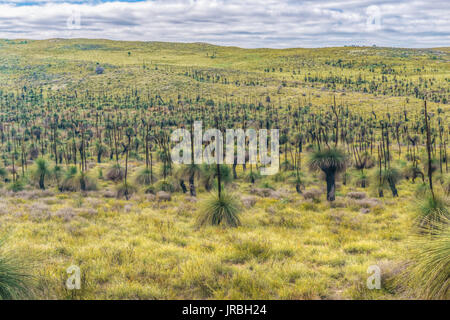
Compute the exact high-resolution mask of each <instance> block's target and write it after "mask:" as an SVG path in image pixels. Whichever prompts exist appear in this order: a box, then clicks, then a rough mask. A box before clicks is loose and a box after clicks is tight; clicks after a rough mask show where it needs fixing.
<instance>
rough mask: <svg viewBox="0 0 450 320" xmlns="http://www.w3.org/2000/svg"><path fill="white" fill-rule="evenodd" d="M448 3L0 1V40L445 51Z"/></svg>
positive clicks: (342, 0) (345, 0)
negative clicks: (57, 39) (360, 47)
mask: <svg viewBox="0 0 450 320" xmlns="http://www.w3.org/2000/svg"><path fill="white" fill-rule="evenodd" d="M449 17H450V5H449V2H448V0H435V1H429V0H417V1H416V0H411V1H408V0H406V1H405V0H395V1H391V0H359V1H356V0H334V1H326V0H316V1H294V0H152V1H139V0H132V1H130V0H129V1H125V0H124V1H118V0H116V1H113V0H104V1H100V0H92V1H79V0H53V1H49V0H26V1H22V0H6V1H3V0H0V38H9V39H18V38H28V39H48V38H107V39H115V40H143V41H178V42H209V43H213V44H219V45H234V46H240V47H246V48H255V47H273V48H286V47H325V46H343V45H352V44H353V45H373V44H375V45H378V46H394V47H439V46H450V21H449Z"/></svg>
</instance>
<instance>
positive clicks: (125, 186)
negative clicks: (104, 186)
mask: <svg viewBox="0 0 450 320" xmlns="http://www.w3.org/2000/svg"><path fill="white" fill-rule="evenodd" d="M136 191H137V190H136V187H135V186H133V185H132V184H130V183H128V182H127V183H125V182H124V183H121V184H119V185H118V186H117V198H118V199H120V198H125V199H127V200H129V199H130V197H131V196H132V195H133V194H134V193H135V192H136Z"/></svg>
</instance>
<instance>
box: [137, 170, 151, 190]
mask: <svg viewBox="0 0 450 320" xmlns="http://www.w3.org/2000/svg"><path fill="white" fill-rule="evenodd" d="M154 179H155V176H154V175H153V177H152V172H151V171H150V169H148V168H142V169H141V170H139V171H138V173H137V174H136V177H135V178H134V181H135V183H136V184H137V185H140V186H148V185H150V184H152V182H153V181H154Z"/></svg>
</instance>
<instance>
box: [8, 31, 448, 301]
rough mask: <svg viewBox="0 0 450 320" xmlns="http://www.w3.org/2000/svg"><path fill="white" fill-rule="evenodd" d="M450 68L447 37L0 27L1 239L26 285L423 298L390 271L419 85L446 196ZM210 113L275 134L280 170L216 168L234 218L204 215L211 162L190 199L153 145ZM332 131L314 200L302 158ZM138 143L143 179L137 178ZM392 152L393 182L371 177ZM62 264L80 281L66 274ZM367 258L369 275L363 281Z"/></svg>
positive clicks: (128, 292)
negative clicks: (331, 166) (267, 37)
mask: <svg viewBox="0 0 450 320" xmlns="http://www.w3.org/2000/svg"><path fill="white" fill-rule="evenodd" d="M449 81H450V52H449V48H435V49H395V48H377V47H343V48H320V49H286V50H275V49H252V50H249V49H241V48H236V47H219V46H213V45H209V44H203V43H195V44H181V43H160V42H123V41H121V42H119V41H110V40H86V39H76V40H62V39H52V40H42V41H31V40H0V124H1V126H0V129H1V130H0V131H1V132H0V134H1V146H0V149H1V152H0V156H1V165H0V176H1V180H2V182H1V186H2V188H1V189H0V192H1V196H0V238H3V237H6V244H7V246H8V250H11V251H13V252H14V253H15V254H16V255H18V256H20V257H22V258H23V259H24V260H25V261H26V262H27V265H31V266H32V267H30V268H29V270H28V271H29V272H30V273H31V274H32V276H33V286H32V289H30V290H31V291H32V293H33V295H34V297H36V298H40V299H380V298H386V299H403V298H423V297H426V298H430V296H427V295H424V294H422V292H421V290H419V289H418V286H419V285H418V283H419V282H418V281H416V282H415V283H412V284H411V285H406V284H405V285H399V282H398V281H400V282H402V281H403V280H402V279H403V278H402V277H401V274H402V272H404V271H405V270H408V269H407V267H406V266H407V264H408V263H409V264H411V259H412V258H411V248H414V243H415V242H414V237H416V236H417V230H416V227H417V221H418V220H417V219H418V218H417V217H418V215H420V208H421V206H422V205H423V201H424V199H428V198H429V191H427V190H428V180H427V179H428V176H427V170H428V167H427V164H428V162H427V161H428V160H427V152H426V143H427V138H426V127H425V125H424V118H425V117H424V114H425V113H424V111H423V108H424V101H423V100H424V99H425V98H426V100H427V101H428V112H429V113H430V120H429V121H430V126H431V136H432V142H431V144H432V145H431V149H432V150H431V151H432V157H433V172H434V177H435V180H434V183H435V186H434V188H435V192H436V194H437V195H438V196H439V197H440V198H439V199H441V198H442V199H444V200H443V203H444V205H443V206H444V207H445V208H447V209H448V200H447V197H448V193H449V190H450V187H449V186H450V179H449V174H448V163H447V156H446V154H447V152H448V135H449V125H448V111H449V105H448V101H449V100H448V99H449V91H450V87H449ZM333 105H335V108H337V109H338V110H339V113H338V116H337V118H338V120H335V118H336V116H335V114H334V113H333V112H334V111H333V110H334V109H332V107H331V106H333ZM219 117H220V119H221V121H223V122H222V123H223V126H224V127H227V128H228V127H235V128H241V127H245V128H247V127H254V128H256V129H258V128H266V127H271V128H279V129H280V131H281V135H284V136H285V139H286V141H285V142H286V143H282V145H281V146H280V150H281V164H282V166H281V167H280V171H279V173H278V174H276V175H273V176H266V177H259V176H256V178H255V181H252V175H253V172H257V170H258V168H257V167H251V168H249V166H247V167H246V168H243V167H242V166H240V165H239V166H237V173H236V177H232V174H231V166H227V167H226V168H225V169H224V172H225V173H227V174H228V175H225V177H224V180H223V181H225V182H224V187H225V188H226V190H228V191H229V192H232V193H233V195H234V197H235V198H236V199H238V200H239V201H240V202H241V204H242V209H241V210H240V218H241V226H239V227H238V228H226V227H224V226H207V227H203V228H200V227H199V226H198V224H197V223H196V222H197V219H198V216H199V214H200V211H201V208H202V204H203V203H204V202H205V200H206V199H207V198H208V197H209V195H210V193H211V192H212V193H215V192H216V189H215V187H214V184H215V182H214V181H215V179H216V175H215V172H214V168H213V169H212V171H211V169H210V168H208V167H207V166H206V167H202V168H201V173H200V174H199V176H198V177H196V178H195V185H196V187H197V196H196V197H193V196H190V195H189V191H186V192H183V190H182V187H181V181H183V183H184V182H185V183H186V186H187V188H189V183H188V178H186V174H185V172H184V171H183V169H184V167H182V166H178V165H172V166H170V161H168V160H167V158H165V154H164V152H166V151H167V150H166V149H165V148H166V147H167V146H166V145H165V144H164V141H165V140H164V139H165V138H166V137H167V135H168V134H169V133H170V132H171V131H172V130H173V129H175V128H179V127H186V128H188V127H189V121H190V119H197V120H200V119H201V120H203V121H204V123H205V127H212V126H214V124H215V122H214V121H218V120H217V119H215V118H219ZM335 121H336V122H335ZM336 124H337V125H336ZM129 130H131V133H128V132H129ZM147 131H148V132H147ZM344 133H345V135H344ZM147 135H148V136H149V137H151V139H150V138H149V141H150V142H149V143H150V145H151V147H150V151H148V150H146V148H147V149H148V146H146V139H147V138H146V137H147ZM336 136H337V138H336ZM389 139H390V140H389ZM335 141H336V145H337V146H338V147H339V148H340V149H342V150H343V152H344V153H345V155H346V158H347V159H346V169H345V170H344V171H342V172H341V173H340V174H338V175H337V182H336V187H337V189H336V200H335V201H327V200H326V193H327V192H326V188H325V186H326V184H325V180H324V177H325V175H324V173H323V172H320V171H318V172H316V171H314V170H312V169H311V167H310V166H309V165H308V164H309V160H310V158H311V157H312V156H313V155H314V153H315V152H316V148H317V147H319V148H322V150H326V148H331V147H332V146H334V144H335ZM147 142H148V141H147ZM299 142H300V144H301V145H302V149H299ZM127 143H128V145H127ZM167 144H168V145H170V143H167ZM127 148H128V149H127ZM380 148H383V149H380ZM386 148H387V152H386ZM389 148H390V149H389ZM99 150H100V151H99ZM380 150H381V151H380ZM99 154H100V156H99ZM148 155H150V156H152V168H154V175H155V180H156V181H152V182H151V183H148V184H145V183H144V184H143V183H138V181H139V179H138V178H139V176H141V178H142V169H143V168H145V166H146V163H147V162H148V161H146V159H147V158H146V156H148ZM359 156H364V157H367V165H366V166H362V168H361V165H359V166H358V157H359ZM39 158H41V159H44V161H45V165H46V166H44V165H41V167H39V163H38V162H37V159H39ZM299 159H300V160H299ZM99 160H100V161H99ZM382 162H383V164H382ZM115 165H116V166H120V169H121V170H122V171H121V174H118V176H119V178H117V179H113V178H114V177H113V178H111V177H112V173H111V172H113V169H114V168H116V169H117V167H114V166H115ZM125 167H126V168H127V173H128V180H127V181H128V182H127V183H129V184H130V185H132V186H131V187H130V190H132V191H133V192H132V194H130V197H129V199H126V198H127V196H124V195H123V187H124V186H126V185H125V184H124V183H123V182H124V181H123V168H125ZM168 167H170V168H168ZM73 168H75V169H73ZM391 168H394V169H395V172H396V173H397V172H398V177H397V176H396V177H395V178H396V179H395V180H396V181H395V183H396V188H397V189H398V197H395V196H394V194H393V192H392V193H391V190H392V188H391V186H390V185H388V183H387V180H386V181H384V180H383V182H382V183H381V182H380V181H381V179H380V174H379V172H381V171H382V170H384V171H383V175H387V174H388V173H390V172H391V171H389V170H391ZM297 169H298V170H297ZM39 170H40V171H39ZM71 170H74V171H73V172H72V173H71ZM199 170H200V169H199ZM414 170H419V171H420V172H421V174H422V175H423V179H422V178H421V176H420V175H418V176H417V177H414V179H413V178H412V175H413V174H412V173H411V172H413V173H414V172H415V171H414ZM44 171H45V174H44V176H45V180H42V181H41V179H40V178H41V177H42V176H41V175H40V173H42V172H44ZM36 172H38V173H39V174H37V173H36ZM211 172H212V173H211ZM86 177H88V178H86ZM384 177H385V176H383V177H381V178H382V179H384ZM83 179H85V180H83ZM386 179H387V178H386ZM299 180H301V183H300V182H299ZM80 181H84V182H88V185H89V186H87V187H86V185H82V184H81V185H80ZM41 182H42V183H43V184H42V185H41V184H40V183H41ZM389 182H390V181H389ZM42 186H43V187H44V188H42ZM216 186H217V183H216ZM297 186H298V188H299V189H301V190H300V192H299V190H298V189H297ZM121 188H122V189H121ZM41 189H42V190H41ZM380 189H382V190H384V194H383V196H382V197H380ZM127 190H128V189H127ZM158 191H166V192H169V193H170V195H171V199H170V201H163V200H162V199H159V198H158V196H157V195H156V193H157V192H158ZM447 209H446V210H447ZM446 212H447V213H448V211H446ZM447 263H448V262H447ZM70 265H77V266H79V267H80V268H81V272H82V288H81V290H75V291H70V290H67V289H66V287H65V285H64V284H65V281H66V279H67V276H68V275H67V273H66V269H67V268H68V267H69V266H70ZM371 265H377V266H379V267H380V268H381V270H382V288H381V289H380V290H370V289H368V288H367V286H366V280H367V277H368V276H369V275H368V273H367V268H368V267H369V266H371ZM445 294H447V295H448V292H444V296H445ZM441 298H442V296H441Z"/></svg>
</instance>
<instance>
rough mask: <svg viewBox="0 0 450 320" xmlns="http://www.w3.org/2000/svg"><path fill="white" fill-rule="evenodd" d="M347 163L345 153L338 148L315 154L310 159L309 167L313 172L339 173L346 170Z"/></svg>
mask: <svg viewBox="0 0 450 320" xmlns="http://www.w3.org/2000/svg"><path fill="white" fill-rule="evenodd" d="M346 163H347V158H346V156H345V153H344V152H342V151H341V150H339V149H336V148H330V149H323V150H320V151H316V152H313V153H312V154H311V158H310V159H309V167H310V168H311V169H312V170H322V171H327V170H335V171H337V172H339V171H341V170H343V169H344V168H345V166H346Z"/></svg>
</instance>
